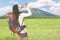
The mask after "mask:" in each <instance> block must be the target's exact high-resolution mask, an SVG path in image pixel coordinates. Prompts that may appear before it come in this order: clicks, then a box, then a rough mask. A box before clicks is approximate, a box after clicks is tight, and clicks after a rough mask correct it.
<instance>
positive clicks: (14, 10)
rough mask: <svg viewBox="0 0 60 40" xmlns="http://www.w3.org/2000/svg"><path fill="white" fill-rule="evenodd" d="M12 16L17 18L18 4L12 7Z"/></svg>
mask: <svg viewBox="0 0 60 40" xmlns="http://www.w3.org/2000/svg"><path fill="white" fill-rule="evenodd" d="M13 14H15V16H16V17H17V18H18V16H19V10H18V4H15V5H14V6H13Z"/></svg>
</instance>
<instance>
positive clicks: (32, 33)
mask: <svg viewBox="0 0 60 40" xmlns="http://www.w3.org/2000/svg"><path fill="white" fill-rule="evenodd" d="M25 22H26V25H27V31H28V37H29V40H60V19H26V20H25ZM0 40H17V35H16V34H15V36H13V35H11V31H10V30H9V27H8V23H7V19H0Z"/></svg>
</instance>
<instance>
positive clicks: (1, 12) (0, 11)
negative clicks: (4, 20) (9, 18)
mask: <svg viewBox="0 0 60 40" xmlns="http://www.w3.org/2000/svg"><path fill="white" fill-rule="evenodd" d="M11 11H12V7H11V6H5V7H3V8H0V16H2V15H6V14H7V13H8V12H11Z"/></svg>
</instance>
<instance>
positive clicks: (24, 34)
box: [18, 4, 32, 40]
mask: <svg viewBox="0 0 60 40" xmlns="http://www.w3.org/2000/svg"><path fill="white" fill-rule="evenodd" d="M23 8H25V9H26V10H27V11H28V13H20V14H19V18H18V21H19V24H20V29H21V32H20V34H18V40H28V36H27V31H26V24H25V23H24V18H25V17H28V16H31V15H32V13H31V11H30V9H29V8H28V6H27V4H25V5H24V6H23ZM20 11H21V10H20Z"/></svg>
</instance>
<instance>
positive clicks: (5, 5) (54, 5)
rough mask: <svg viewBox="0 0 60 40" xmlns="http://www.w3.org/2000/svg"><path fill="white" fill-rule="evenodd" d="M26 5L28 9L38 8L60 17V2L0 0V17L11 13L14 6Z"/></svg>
mask: <svg viewBox="0 0 60 40" xmlns="http://www.w3.org/2000/svg"><path fill="white" fill-rule="evenodd" d="M16 3H18V4H20V5H23V4H25V3H28V6H29V7H30V8H38V9H41V10H44V11H47V12H50V13H53V14H55V15H59V16H60V0H0V16H2V15H4V14H6V13H8V12H10V11H12V10H11V8H12V6H13V5H14V4H16Z"/></svg>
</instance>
